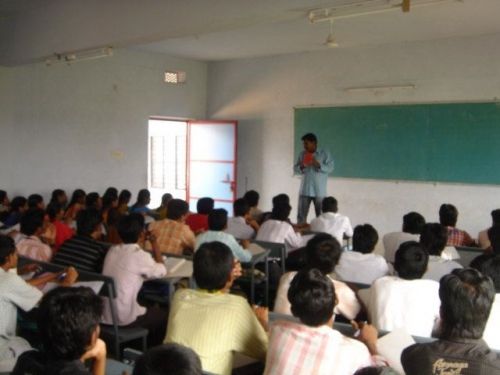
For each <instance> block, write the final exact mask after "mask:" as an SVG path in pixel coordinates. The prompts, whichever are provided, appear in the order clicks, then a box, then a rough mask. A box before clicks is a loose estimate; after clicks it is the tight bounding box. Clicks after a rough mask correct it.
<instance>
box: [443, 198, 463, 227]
mask: <svg viewBox="0 0 500 375" xmlns="http://www.w3.org/2000/svg"><path fill="white" fill-rule="evenodd" d="M457 219H458V210H457V208H456V207H455V206H454V205H452V204H449V203H444V204H442V205H441V207H439V222H440V223H441V225H444V226H446V227H454V226H455V225H456V224H457Z"/></svg>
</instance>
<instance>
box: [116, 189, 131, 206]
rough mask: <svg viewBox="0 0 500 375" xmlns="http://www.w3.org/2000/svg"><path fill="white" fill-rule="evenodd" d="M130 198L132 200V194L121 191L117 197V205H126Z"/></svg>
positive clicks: (125, 190) (127, 191)
mask: <svg viewBox="0 0 500 375" xmlns="http://www.w3.org/2000/svg"><path fill="white" fill-rule="evenodd" d="M130 198H132V193H131V192H130V191H129V190H127V189H123V190H122V191H120V195H119V196H118V204H124V203H128V202H130Z"/></svg>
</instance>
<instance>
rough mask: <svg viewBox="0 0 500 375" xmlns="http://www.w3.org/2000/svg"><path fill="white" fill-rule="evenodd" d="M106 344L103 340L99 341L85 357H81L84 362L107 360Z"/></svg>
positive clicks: (84, 354)
mask: <svg viewBox="0 0 500 375" xmlns="http://www.w3.org/2000/svg"><path fill="white" fill-rule="evenodd" d="M106 354H107V351H106V343H105V342H104V341H103V340H102V339H97V340H96V342H95V344H94V346H92V347H91V348H90V349H88V350H87V351H86V352H85V353H83V355H82V356H81V357H80V360H81V361H82V362H84V361H86V360H87V359H95V360H102V359H104V360H106Z"/></svg>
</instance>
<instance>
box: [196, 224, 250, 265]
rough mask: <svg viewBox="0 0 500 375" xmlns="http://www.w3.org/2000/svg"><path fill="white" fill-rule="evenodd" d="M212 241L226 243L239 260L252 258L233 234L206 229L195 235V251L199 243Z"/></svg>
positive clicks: (245, 260)
mask: <svg viewBox="0 0 500 375" xmlns="http://www.w3.org/2000/svg"><path fill="white" fill-rule="evenodd" d="M213 241H218V242H222V243H223V244H226V245H227V246H228V247H229V248H230V249H231V251H232V252H233V255H234V257H235V258H236V259H238V260H239V261H240V262H243V263H245V262H250V260H251V259H252V253H251V252H250V251H248V250H245V249H244V248H243V247H241V245H240V244H239V243H238V241H236V239H235V238H234V236H233V235H231V234H228V233H224V232H220V231H214V230H209V231H206V232H204V233H202V234H200V235H199V236H198V237H196V246H195V251H196V250H198V248H199V247H200V245H201V244H203V243H205V242H213Z"/></svg>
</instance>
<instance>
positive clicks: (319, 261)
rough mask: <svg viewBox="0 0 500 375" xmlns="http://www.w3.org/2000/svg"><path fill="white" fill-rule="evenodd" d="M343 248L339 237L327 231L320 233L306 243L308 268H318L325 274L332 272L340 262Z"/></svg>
mask: <svg viewBox="0 0 500 375" xmlns="http://www.w3.org/2000/svg"><path fill="white" fill-rule="evenodd" d="M341 254H342V249H341V247H340V244H339V242H338V241H337V239H336V238H335V237H333V236H331V235H330V234H327V233H319V234H317V235H315V236H314V237H313V238H311V239H310V240H309V241H308V242H307V245H306V256H305V258H306V264H307V268H316V269H318V270H320V271H321V272H323V273H324V274H325V275H326V274H329V273H332V272H333V270H334V269H335V266H336V265H337V263H338V262H339V259H340V255H341Z"/></svg>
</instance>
